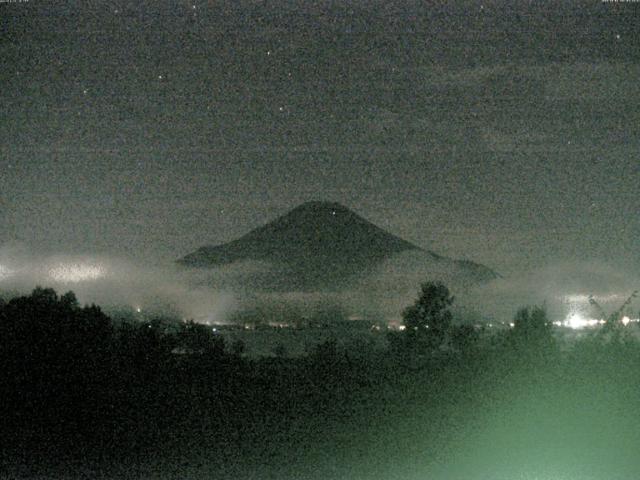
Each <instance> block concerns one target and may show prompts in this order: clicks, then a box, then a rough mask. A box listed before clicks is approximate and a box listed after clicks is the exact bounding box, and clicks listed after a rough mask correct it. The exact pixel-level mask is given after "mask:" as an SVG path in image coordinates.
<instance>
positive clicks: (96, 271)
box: [48, 263, 106, 283]
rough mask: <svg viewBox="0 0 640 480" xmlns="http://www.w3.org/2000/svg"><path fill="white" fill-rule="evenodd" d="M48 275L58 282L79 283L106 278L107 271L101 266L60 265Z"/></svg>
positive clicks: (82, 264) (84, 264) (81, 264)
mask: <svg viewBox="0 0 640 480" xmlns="http://www.w3.org/2000/svg"><path fill="white" fill-rule="evenodd" d="M48 273H49V277H51V279H52V280H55V281H56V282H66V283H79V282H85V281H89V280H97V279H99V278H102V277H104V276H105V274H106V269H105V268H104V267H103V266H102V265H100V264H87V263H59V264H58V265H56V266H55V267H52V268H50V269H49V272H48Z"/></svg>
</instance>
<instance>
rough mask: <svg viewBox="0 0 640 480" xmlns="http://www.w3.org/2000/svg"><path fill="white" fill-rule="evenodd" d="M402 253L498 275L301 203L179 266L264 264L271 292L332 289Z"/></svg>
mask: <svg viewBox="0 0 640 480" xmlns="http://www.w3.org/2000/svg"><path fill="white" fill-rule="evenodd" d="M405 252H414V253H415V254H418V255H420V256H421V257H423V256H424V257H427V258H428V259H429V261H431V262H434V263H438V264H443V263H444V264H448V263H451V268H452V269H455V270H460V269H462V270H466V271H468V273H469V274H473V276H474V278H477V280H478V281H486V280H491V279H493V278H496V276H497V275H496V274H495V273H494V272H493V271H491V270H490V269H489V268H487V267H484V266H482V265H479V264H475V263H473V262H469V261H466V260H465V261H456V260H451V259H448V258H446V257H442V256H439V255H436V254H435V253H433V252H430V251H427V250H424V249H422V248H420V247H418V246H416V245H413V244H412V243H410V242H407V241H406V240H403V239H401V238H399V237H397V236H395V235H392V234H390V233H388V232H386V231H385V230H383V229H381V228H379V227H378V226H376V225H374V224H373V223H371V222H369V221H367V220H365V219H364V218H362V217H361V216H359V215H357V214H356V213H354V212H352V211H351V210H349V209H348V208H346V207H344V206H342V205H340V204H338V203H332V202H308V203H304V204H302V205H300V206H298V207H296V208H294V209H293V210H291V211H290V212H289V213H287V214H285V215H283V216H281V217H279V218H276V219H275V220H273V221H271V222H269V223H267V224H266V225H264V226H262V227H259V228H256V229H255V230H252V231H251V232H249V233H247V234H246V235H244V236H242V237H240V238H238V239H237V240H233V241H231V242H228V243H225V244H222V245H217V246H205V247H202V248H200V249H198V250H196V251H195V252H193V253H190V254H188V255H186V256H185V257H183V258H181V259H180V260H178V263H179V264H181V265H183V266H186V267H196V268H212V267H219V266H222V265H226V264H233V263H235V262H245V261H257V262H265V263H267V264H269V265H270V266H271V274H270V275H269V279H265V280H267V281H269V282H271V287H272V288H274V289H278V290H289V289H292V290H310V289H332V288H336V287H340V286H341V285H344V284H345V283H346V282H348V281H349V280H350V279H353V278H354V277H358V276H359V277H362V276H363V275H366V274H367V273H368V272H371V271H372V270H373V269H374V268H375V267H376V266H378V265H380V264H381V262H383V261H385V260H389V259H390V258H393V257H394V256H397V255H398V254H402V253H405ZM440 267H442V265H440Z"/></svg>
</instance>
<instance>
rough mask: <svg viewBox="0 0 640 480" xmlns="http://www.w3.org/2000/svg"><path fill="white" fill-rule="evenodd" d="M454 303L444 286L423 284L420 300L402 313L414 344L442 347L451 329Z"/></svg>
mask: <svg viewBox="0 0 640 480" xmlns="http://www.w3.org/2000/svg"><path fill="white" fill-rule="evenodd" d="M453 301H454V297H453V296H451V294H450V293H449V289H448V288H447V287H446V286H445V285H444V284H442V283H440V282H426V283H423V284H422V286H421V291H420V296H419V297H418V299H417V300H416V301H415V303H414V304H413V305H411V306H409V307H407V308H406V309H405V310H404V311H403V312H402V318H403V323H404V326H405V332H406V334H407V336H408V338H410V339H411V340H412V341H414V342H424V341H426V344H427V346H429V347H431V348H435V347H438V346H439V345H441V344H442V343H443V342H444V340H445V338H446V336H447V334H448V333H449V331H450V329H451V322H452V319H453V315H452V313H451V308H450V307H451V305H452V304H453Z"/></svg>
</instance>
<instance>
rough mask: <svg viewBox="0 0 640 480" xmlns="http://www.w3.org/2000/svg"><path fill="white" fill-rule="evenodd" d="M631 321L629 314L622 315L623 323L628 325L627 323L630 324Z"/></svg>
mask: <svg viewBox="0 0 640 480" xmlns="http://www.w3.org/2000/svg"><path fill="white" fill-rule="evenodd" d="M630 321H631V319H630V318H629V317H627V316H624V317H622V324H623V325H624V326H625V327H626V326H627V325H629V322H630Z"/></svg>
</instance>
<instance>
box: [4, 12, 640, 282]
mask: <svg viewBox="0 0 640 480" xmlns="http://www.w3.org/2000/svg"><path fill="white" fill-rule="evenodd" d="M639 12H640V3H635V4H634V3H630V2H617V3H613V2H599V1H595V0H594V1H590V2H524V1H522V2H495V1H487V2H448V3H447V2H409V1H403V2H396V1H393V2H389V1H379V2H373V1H371V2H365V1H358V2H347V1H340V2H329V1H321V2H319V1H314V2H236V1H229V2H222V1H213V0H212V1H209V2H203V1H189V2H157V1H136V2H117V1H116V2H98V1H82V2H80V1H77V2H65V1H56V2H51V1H48V0H29V1H28V2H20V3H17V2H16V3H0V19H1V20H0V21H1V22H2V23H1V25H2V27H1V34H0V62H1V63H0V65H1V68H0V85H1V88H0V119H1V120H0V122H1V123H0V127H1V128H0V244H5V245H6V244H8V245H20V246H22V247H24V248H26V249H28V250H30V251H35V252H47V253H51V252H55V253H60V252H61V253H67V254H69V253H71V254H73V253H82V254H86V253H101V254H103V253H109V254H116V255H126V256H130V257H139V258H156V259H165V260H167V259H174V258H178V257H180V256H182V255H184V254H186V253H188V252H189V251H191V250H193V249H195V248H197V247H199V246H202V245H204V244H215V243H221V242H225V241H229V240H232V239H234V238H236V237H238V236H240V235H242V234H244V233H246V232H247V231H249V230H250V229H252V228H254V227H257V226H259V225H261V224H263V223H266V222H267V221H268V220H271V219H273V218H274V217H275V216H277V215H280V214H283V213H285V212H287V211H288V210H289V209H291V208H293V207H295V206H296V205H297V204H299V203H301V202H304V201H307V200H330V201H337V202H340V203H342V204H344V205H345V206H347V207H349V208H351V209H353V210H355V211H356V212H357V213H359V214H361V215H362V216H364V217H365V218H367V219H368V220H370V221H372V222H374V223H376V224H378V225H380V226H381V227H383V228H385V229H388V230H389V231H390V232H392V233H395V234H397V235H399V236H402V237H403V238H405V239H407V240H409V241H411V242H414V243H415V244H417V245H420V246H422V247H426V248H429V249H431V250H434V251H436V252H438V253H441V254H445V255H450V256H453V257H465V258H470V259H473V260H476V261H479V262H482V263H485V264H486V265H488V266H490V267H492V268H494V269H496V270H497V271H499V272H502V273H514V272H518V271H521V270H525V269H528V268H531V267H537V266H540V265H546V264H549V263H553V262H555V261H558V260H562V261H563V262H573V261H585V260H587V261H590V260H597V261H601V262H607V263H609V264H612V265H620V266H625V268H637V267H639V266H640V259H639V258H638V251H639V250H638V247H640V225H639V221H638V220H639V219H638V212H640V195H638V185H639V184H640V182H639V181H640V162H639V160H640V157H639V152H640V135H639V133H640V84H639V83H638V80H639V79H640V63H639V60H640V34H639V33H638V31H637V26H638V25H639V24H640V22H639V20H640V19H639Z"/></svg>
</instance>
